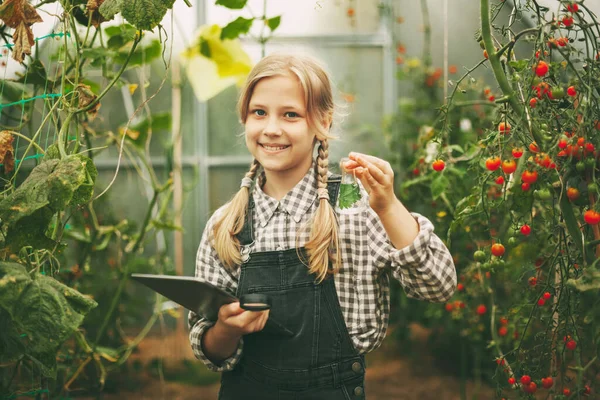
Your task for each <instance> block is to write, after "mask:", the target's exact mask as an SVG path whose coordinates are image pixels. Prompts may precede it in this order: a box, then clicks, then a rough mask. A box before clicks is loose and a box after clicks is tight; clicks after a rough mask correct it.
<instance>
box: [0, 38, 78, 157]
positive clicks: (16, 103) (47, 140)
mask: <svg viewBox="0 0 600 400" xmlns="http://www.w3.org/2000/svg"><path fill="white" fill-rule="evenodd" d="M65 36H66V37H68V38H70V37H71V34H70V32H52V33H49V34H47V35H44V36H40V37H37V38H35V39H34V40H35V42H36V43H37V42H38V41H40V40H43V39H49V38H58V39H60V38H62V37H65ZM12 47H14V44H13V43H5V44H3V45H0V48H8V49H11V48H12ZM0 57H4V55H2V54H0ZM58 71H59V69H58V68H57V69H56V72H55V77H54V80H56V78H57V77H58ZM27 77H28V74H25V79H24V82H23V83H24V84H27ZM5 82H6V76H5V77H4V79H3V80H2V85H1V87H0V96H2V95H3V94H4V88H5ZM47 90H48V80H46V83H45V86H44V93H43V94H40V95H36V96H32V97H28V98H23V99H21V100H18V101H14V102H11V103H5V104H0V113H1V112H2V110H3V109H5V108H8V107H14V106H19V105H20V106H21V121H20V124H22V123H23V115H24V114H25V112H24V107H25V104H26V103H29V102H33V101H35V100H40V99H41V100H44V106H43V109H42V115H44V114H45V113H46V106H47V102H46V101H45V100H52V99H55V98H59V97H61V96H63V95H64V94H66V93H47ZM67 93H68V92H67ZM50 129H51V125H50V124H48V126H47V128H46V132H45V138H44V139H43V142H44V143H43V145H42V143H39V145H40V146H41V147H43V148H44V149H46V148H48V146H49V144H51V143H52V142H54V140H51V139H50ZM53 139H55V138H53ZM69 139H74V137H70V138H69ZM19 141H20V137H18V136H17V138H16V142H15V145H14V153H15V154H14V157H15V165H18V164H19V163H21V162H23V161H26V160H30V159H37V158H41V157H43V154H33V155H30V156H25V157H22V158H19ZM1 165H3V164H2V163H0V166H1Z"/></svg>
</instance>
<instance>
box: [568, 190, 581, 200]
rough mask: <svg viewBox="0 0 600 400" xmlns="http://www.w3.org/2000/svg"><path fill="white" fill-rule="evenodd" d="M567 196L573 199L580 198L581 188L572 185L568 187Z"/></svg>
mask: <svg viewBox="0 0 600 400" xmlns="http://www.w3.org/2000/svg"><path fill="white" fill-rule="evenodd" d="M567 197H568V198H569V200H571V201H575V200H577V199H578V198H579V190H577V189H576V188H573V187H570V188H568V189H567Z"/></svg>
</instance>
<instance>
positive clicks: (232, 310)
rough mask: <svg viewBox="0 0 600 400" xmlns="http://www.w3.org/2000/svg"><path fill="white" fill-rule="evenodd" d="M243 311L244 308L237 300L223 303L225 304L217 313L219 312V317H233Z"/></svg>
mask: <svg viewBox="0 0 600 400" xmlns="http://www.w3.org/2000/svg"><path fill="white" fill-rule="evenodd" d="M243 312H244V309H243V308H242V307H240V302H239V301H236V302H233V303H229V304H225V305H223V306H221V308H220V309H219V314H220V317H222V318H229V317H233V316H235V315H239V314H241V313H243Z"/></svg>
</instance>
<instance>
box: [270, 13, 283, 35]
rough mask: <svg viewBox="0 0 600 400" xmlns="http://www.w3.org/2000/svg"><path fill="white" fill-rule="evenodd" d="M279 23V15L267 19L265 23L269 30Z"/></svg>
mask: <svg viewBox="0 0 600 400" xmlns="http://www.w3.org/2000/svg"><path fill="white" fill-rule="evenodd" d="M279 24H281V15H278V16H276V17H273V18H269V19H267V25H268V26H269V29H270V30H271V31H274V30H275V29H277V27H279Z"/></svg>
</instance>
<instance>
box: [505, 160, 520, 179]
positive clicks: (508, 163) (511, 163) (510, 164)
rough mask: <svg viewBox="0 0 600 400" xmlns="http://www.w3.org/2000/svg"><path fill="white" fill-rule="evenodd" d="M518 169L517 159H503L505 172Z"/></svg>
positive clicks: (509, 172)
mask: <svg viewBox="0 0 600 400" xmlns="http://www.w3.org/2000/svg"><path fill="white" fill-rule="evenodd" d="M516 170H517V163H516V162H515V160H504V161H502V171H504V173H505V174H507V175H508V174H512V173H513V172H515V171H516Z"/></svg>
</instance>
